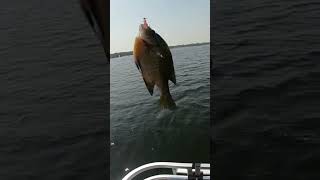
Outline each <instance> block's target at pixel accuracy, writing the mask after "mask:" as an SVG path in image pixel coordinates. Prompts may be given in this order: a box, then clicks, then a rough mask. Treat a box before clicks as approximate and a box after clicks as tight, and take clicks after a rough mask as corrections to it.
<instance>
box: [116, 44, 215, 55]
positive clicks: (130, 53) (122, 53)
mask: <svg viewBox="0 0 320 180" xmlns="http://www.w3.org/2000/svg"><path fill="white" fill-rule="evenodd" d="M206 44H210V42H204V43H192V44H181V45H176V46H169V48H170V49H174V48H181V47H189V46H202V45H206ZM130 55H132V51H127V52H118V53H112V54H110V58H118V57H123V56H130Z"/></svg>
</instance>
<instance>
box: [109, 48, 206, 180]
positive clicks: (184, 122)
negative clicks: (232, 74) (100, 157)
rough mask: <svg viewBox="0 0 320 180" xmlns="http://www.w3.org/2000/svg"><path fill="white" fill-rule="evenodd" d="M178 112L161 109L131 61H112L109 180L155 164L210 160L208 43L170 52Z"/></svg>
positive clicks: (157, 92)
mask: <svg viewBox="0 0 320 180" xmlns="http://www.w3.org/2000/svg"><path fill="white" fill-rule="evenodd" d="M172 55H173V60H174V65H175V72H176V79H177V85H174V84H173V83H171V82H170V84H169V85H170V92H171V94H172V97H173V99H174V100H175V101H176V104H177V107H178V108H177V109H175V110H173V111H169V110H164V111H160V108H159V91H158V90H157V89H155V93H154V95H153V96H150V94H149V92H148V90H147V89H146V87H145V84H144V82H143V79H142V77H141V75H140V73H139V71H138V69H137V68H136V66H135V64H134V62H133V57H132V56H126V57H120V58H115V59H111V66H110V72H111V77H110V83H111V86H110V87H111V88H110V90H111V93H110V115H111V117H110V118H111V119H110V120H111V124H110V125H111V137H110V139H111V142H112V143H114V144H112V146H111V179H120V178H121V177H122V176H123V175H124V174H125V173H126V172H125V169H126V168H128V169H133V168H135V167H137V166H139V165H142V164H144V163H149V162H154V161H178V162H209V152H210V144H209V133H208V131H209V128H210V122H209V115H210V109H209V103H210V80H209V79H210V61H209V55H210V52H209V45H203V46H194V47H183V48H175V49H172Z"/></svg>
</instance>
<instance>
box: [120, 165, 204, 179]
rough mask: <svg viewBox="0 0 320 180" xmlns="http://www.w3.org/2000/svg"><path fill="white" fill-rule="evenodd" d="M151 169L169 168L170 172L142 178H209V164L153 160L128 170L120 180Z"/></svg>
mask: <svg viewBox="0 0 320 180" xmlns="http://www.w3.org/2000/svg"><path fill="white" fill-rule="evenodd" d="M151 169H171V170H172V174H160V175H155V176H151V177H148V178H146V179H144V180H189V179H194V180H197V179H203V180H210V164H206V163H176V162H154V163H149V164H145V165H142V166H139V167H137V168H136V169H134V170H132V171H130V172H129V173H128V174H127V175H126V176H125V177H124V178H123V179H122V180H132V179H133V178H134V177H136V176H137V175H138V174H141V173H143V172H145V171H148V170H151Z"/></svg>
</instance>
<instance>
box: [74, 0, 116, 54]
mask: <svg viewBox="0 0 320 180" xmlns="http://www.w3.org/2000/svg"><path fill="white" fill-rule="evenodd" d="M79 2H80V6H81V8H82V11H83V13H84V14H85V16H86V18H87V20H88V22H89V24H90V25H91V27H92V29H93V31H94V32H95V34H96V36H97V37H98V38H99V39H100V41H101V43H102V46H103V49H104V52H105V55H106V56H107V59H108V60H109V59H110V58H108V55H109V53H107V40H106V38H107V1H106V0H79ZM108 43H109V42H108Z"/></svg>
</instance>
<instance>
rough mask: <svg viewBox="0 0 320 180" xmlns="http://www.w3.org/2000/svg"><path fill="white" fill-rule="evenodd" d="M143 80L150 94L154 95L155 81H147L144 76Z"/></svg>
mask: <svg viewBox="0 0 320 180" xmlns="http://www.w3.org/2000/svg"><path fill="white" fill-rule="evenodd" d="M143 81H144V83H145V84H146V87H147V89H148V91H149V93H150V95H151V96H152V95H153V88H154V82H148V81H146V79H145V78H143Z"/></svg>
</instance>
